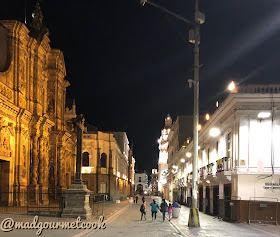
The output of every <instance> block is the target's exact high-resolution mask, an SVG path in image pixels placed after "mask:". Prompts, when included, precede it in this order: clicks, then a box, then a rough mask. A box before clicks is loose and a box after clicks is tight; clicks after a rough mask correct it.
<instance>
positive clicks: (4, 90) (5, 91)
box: [0, 82, 13, 100]
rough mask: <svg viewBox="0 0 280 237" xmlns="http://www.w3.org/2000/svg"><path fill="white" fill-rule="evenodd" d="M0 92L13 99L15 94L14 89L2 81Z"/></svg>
mask: <svg viewBox="0 0 280 237" xmlns="http://www.w3.org/2000/svg"><path fill="white" fill-rule="evenodd" d="M0 93H1V94H2V95H4V96H5V97H6V98H7V99H8V100H11V99H12V96H13V92H12V90H11V89H10V88H9V87H7V86H5V85H4V84H3V83H1V82H0Z"/></svg>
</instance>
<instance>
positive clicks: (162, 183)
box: [158, 114, 172, 196]
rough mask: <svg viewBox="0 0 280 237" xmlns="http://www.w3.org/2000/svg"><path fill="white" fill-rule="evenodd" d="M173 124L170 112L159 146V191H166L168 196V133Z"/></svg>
mask: <svg viewBox="0 0 280 237" xmlns="http://www.w3.org/2000/svg"><path fill="white" fill-rule="evenodd" d="M171 126H172V118H171V116H170V115H169V114H168V115H167V116H166V118H165V126H164V128H163V129H162V130H161V136H160V138H159V140H158V143H159V146H158V149H159V159H158V191H159V192H164V193H165V194H164V196H166V192H167V190H166V186H167V180H166V175H167V170H168V165H167V160H168V151H167V148H168V134H169V133H170V130H171Z"/></svg>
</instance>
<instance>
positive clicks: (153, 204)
mask: <svg viewBox="0 0 280 237" xmlns="http://www.w3.org/2000/svg"><path fill="white" fill-rule="evenodd" d="M150 206H151V207H152V209H151V212H152V221H153V220H156V219H157V212H158V209H159V205H158V203H157V202H156V200H155V199H154V200H153V202H152V203H151V204H150ZM154 216H155V219H154Z"/></svg>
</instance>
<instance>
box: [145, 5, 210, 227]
mask: <svg viewBox="0 0 280 237" xmlns="http://www.w3.org/2000/svg"><path fill="white" fill-rule="evenodd" d="M145 3H147V4H150V5H152V6H154V7H156V8H159V9H161V10H162V11H164V12H166V13H168V14H170V15H172V16H174V17H176V18H177V19H180V20H182V21H184V22H185V23H187V24H189V25H191V26H193V27H194V29H192V30H190V31H189V42H191V43H194V80H188V82H189V86H190V87H191V86H192V84H193V85H194V111H193V160H192V167H193V179H192V190H193V195H192V208H191V209H190V214H189V223H188V226H190V227H199V226H200V223H199V210H198V206H197V204H198V203H197V193H198V187H197V184H198V180H197V177H198V172H197V170H198V169H197V167H198V129H197V127H198V121H199V43H200V24H202V23H204V22H205V16H204V14H202V13H201V12H199V0H195V20H194V22H193V21H189V20H188V19H185V18H184V17H182V16H180V15H178V14H176V13H174V12H172V11H169V10H168V9H166V8H164V7H162V6H160V5H158V4H156V3H154V2H152V1H150V0H140V4H141V5H142V6H144V5H145Z"/></svg>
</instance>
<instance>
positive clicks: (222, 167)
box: [216, 157, 231, 173]
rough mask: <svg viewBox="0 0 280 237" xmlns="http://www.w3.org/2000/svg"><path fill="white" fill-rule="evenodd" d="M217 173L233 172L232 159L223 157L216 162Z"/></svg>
mask: <svg viewBox="0 0 280 237" xmlns="http://www.w3.org/2000/svg"><path fill="white" fill-rule="evenodd" d="M216 169H217V170H216V172H217V173H219V172H222V171H229V170H231V158H230V157H223V158H221V159H219V160H217V161H216Z"/></svg>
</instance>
